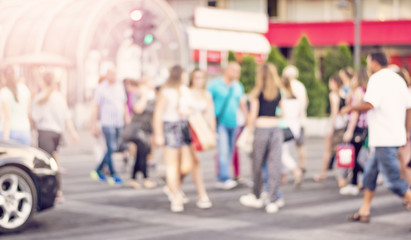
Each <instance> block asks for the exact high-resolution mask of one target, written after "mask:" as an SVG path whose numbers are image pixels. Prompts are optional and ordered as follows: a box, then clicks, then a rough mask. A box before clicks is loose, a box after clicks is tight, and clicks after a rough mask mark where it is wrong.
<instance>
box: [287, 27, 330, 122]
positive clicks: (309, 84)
mask: <svg viewBox="0 0 411 240" xmlns="http://www.w3.org/2000/svg"><path fill="white" fill-rule="evenodd" d="M293 59H294V65H295V66H296V67H297V68H298V70H299V72H300V74H299V80H300V81H301V82H302V83H303V84H304V85H305V87H306V89H307V95H308V98H309V101H310V102H309V105H308V110H307V115H308V116H314V117H320V116H323V115H324V114H325V109H326V107H327V88H326V86H325V85H324V83H323V82H320V81H318V79H317V78H316V76H315V69H316V62H315V57H314V49H313V48H312V46H311V44H310V42H309V41H308V38H307V36H305V35H303V36H302V37H301V39H300V41H299V43H298V45H297V46H296V47H294V49H293Z"/></svg>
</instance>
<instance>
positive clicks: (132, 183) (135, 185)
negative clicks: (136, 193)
mask: <svg viewBox="0 0 411 240" xmlns="http://www.w3.org/2000/svg"><path fill="white" fill-rule="evenodd" d="M128 185H129V186H130V187H131V188H134V189H140V188H141V185H140V184H139V183H138V182H137V181H136V180H134V179H130V181H129V182H128Z"/></svg>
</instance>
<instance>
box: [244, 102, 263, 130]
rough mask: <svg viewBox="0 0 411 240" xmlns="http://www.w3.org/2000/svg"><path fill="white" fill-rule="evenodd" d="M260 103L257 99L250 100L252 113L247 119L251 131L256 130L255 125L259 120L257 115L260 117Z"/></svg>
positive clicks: (250, 112)
mask: <svg viewBox="0 0 411 240" xmlns="http://www.w3.org/2000/svg"><path fill="white" fill-rule="evenodd" d="M259 105H260V104H259V102H258V100H257V99H254V98H251V99H250V111H249V113H248V115H246V116H248V117H247V127H248V128H250V129H253V128H254V123H255V121H256V120H257V115H258V108H259Z"/></svg>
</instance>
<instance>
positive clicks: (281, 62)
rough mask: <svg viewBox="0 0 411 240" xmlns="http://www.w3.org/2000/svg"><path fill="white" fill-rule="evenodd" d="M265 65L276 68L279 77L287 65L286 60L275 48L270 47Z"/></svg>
mask: <svg viewBox="0 0 411 240" xmlns="http://www.w3.org/2000/svg"><path fill="white" fill-rule="evenodd" d="M267 63H272V64H274V65H275V66H276V67H277V70H278V74H279V75H280V76H281V74H282V72H283V69H284V68H285V67H286V66H287V65H288V63H287V59H286V58H285V57H284V56H283V55H282V54H281V52H280V50H279V49H278V48H277V47H276V46H272V47H271V51H270V53H269V54H268V57H267Z"/></svg>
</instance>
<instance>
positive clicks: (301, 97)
mask: <svg viewBox="0 0 411 240" xmlns="http://www.w3.org/2000/svg"><path fill="white" fill-rule="evenodd" d="M282 75H283V77H288V78H289V79H290V85H291V89H292V92H293V94H294V96H295V97H296V98H297V100H298V103H299V104H298V105H299V107H300V109H299V115H300V123H301V131H300V134H299V136H298V138H296V139H295V142H296V144H297V149H298V155H299V157H300V168H301V170H302V171H303V172H305V165H306V155H307V154H306V149H305V146H304V139H305V135H304V125H305V121H306V119H307V107H308V97H307V89H306V88H305V86H304V84H303V83H302V82H300V81H298V80H297V78H298V69H297V68H296V67H295V66H293V65H289V66H287V67H285V68H284V70H283V74H282Z"/></svg>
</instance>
